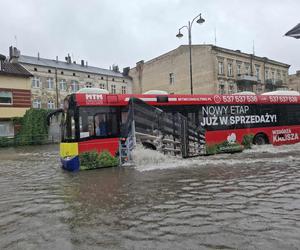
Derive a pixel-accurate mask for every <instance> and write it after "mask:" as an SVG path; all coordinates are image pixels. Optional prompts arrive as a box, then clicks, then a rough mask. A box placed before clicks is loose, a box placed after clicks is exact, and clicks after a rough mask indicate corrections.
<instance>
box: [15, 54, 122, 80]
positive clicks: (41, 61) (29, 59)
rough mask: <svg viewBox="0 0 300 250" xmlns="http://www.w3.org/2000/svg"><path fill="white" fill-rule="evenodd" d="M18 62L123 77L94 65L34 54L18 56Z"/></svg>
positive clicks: (118, 73)
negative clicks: (34, 55)
mask: <svg viewBox="0 0 300 250" xmlns="http://www.w3.org/2000/svg"><path fill="white" fill-rule="evenodd" d="M18 62H19V63H21V64H31V65H37V66H43V67H49V68H57V69H65V70H70V71H81V72H85V73H92V74H99V75H107V76H114V77H123V74H122V73H120V72H115V71H113V70H108V69H102V68H97V67H93V66H85V65H84V66H82V65H81V64H75V63H67V62H64V61H56V60H51V59H45V58H38V57H33V56H25V55H20V57H19V58H18Z"/></svg>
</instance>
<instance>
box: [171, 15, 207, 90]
mask: <svg viewBox="0 0 300 250" xmlns="http://www.w3.org/2000/svg"><path fill="white" fill-rule="evenodd" d="M197 18H198V20H197V21H196V22H197V23H199V24H202V23H204V22H205V20H204V19H203V18H202V17H201V14H199V15H198V16H196V17H194V19H193V20H192V21H189V22H188V25H184V26H182V27H181V28H180V29H179V31H178V34H177V35H176V37H178V38H181V37H183V34H182V33H181V32H180V31H181V30H182V29H183V28H187V30H188V36H189V37H188V38H189V53H190V84H191V94H193V93H194V91H193V69H192V26H193V23H194V21H195V20H196V19H197Z"/></svg>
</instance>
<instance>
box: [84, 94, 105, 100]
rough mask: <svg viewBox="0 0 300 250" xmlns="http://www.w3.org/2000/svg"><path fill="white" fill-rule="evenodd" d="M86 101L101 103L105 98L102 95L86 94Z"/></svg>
mask: <svg viewBox="0 0 300 250" xmlns="http://www.w3.org/2000/svg"><path fill="white" fill-rule="evenodd" d="M85 99H86V100H87V101H99V100H103V96H102V95H100V94H86V95H85Z"/></svg>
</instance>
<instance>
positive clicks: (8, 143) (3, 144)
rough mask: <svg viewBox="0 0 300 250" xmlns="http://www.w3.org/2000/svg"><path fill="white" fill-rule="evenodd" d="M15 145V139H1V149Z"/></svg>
mask: <svg viewBox="0 0 300 250" xmlns="http://www.w3.org/2000/svg"><path fill="white" fill-rule="evenodd" d="M13 145H14V139H13V138H8V137H0V147H10V146H13Z"/></svg>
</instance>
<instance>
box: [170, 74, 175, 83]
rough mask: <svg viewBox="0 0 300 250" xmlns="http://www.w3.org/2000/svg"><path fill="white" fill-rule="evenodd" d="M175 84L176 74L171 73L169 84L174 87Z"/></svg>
mask: <svg viewBox="0 0 300 250" xmlns="http://www.w3.org/2000/svg"><path fill="white" fill-rule="evenodd" d="M174 82H175V77H174V73H170V74H169V83H170V85H173V84H174Z"/></svg>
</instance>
